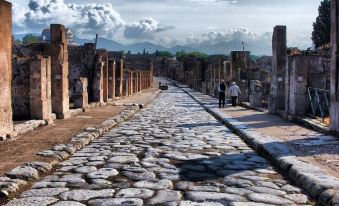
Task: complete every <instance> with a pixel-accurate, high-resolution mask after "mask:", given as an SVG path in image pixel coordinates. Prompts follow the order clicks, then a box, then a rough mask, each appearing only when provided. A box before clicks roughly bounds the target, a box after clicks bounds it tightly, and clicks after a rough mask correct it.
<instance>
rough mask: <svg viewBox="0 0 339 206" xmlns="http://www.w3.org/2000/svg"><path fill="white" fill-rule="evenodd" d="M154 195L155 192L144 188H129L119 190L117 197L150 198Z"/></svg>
mask: <svg viewBox="0 0 339 206" xmlns="http://www.w3.org/2000/svg"><path fill="white" fill-rule="evenodd" d="M153 194H154V192H153V190H149V189H144V188H127V189H122V190H119V191H118V192H117V193H116V194H115V197H118V198H142V199H145V198H150V197H152V196H153Z"/></svg>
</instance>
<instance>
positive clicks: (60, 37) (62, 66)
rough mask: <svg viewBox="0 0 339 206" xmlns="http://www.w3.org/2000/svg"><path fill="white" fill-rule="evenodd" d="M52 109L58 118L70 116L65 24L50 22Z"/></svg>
mask: <svg viewBox="0 0 339 206" xmlns="http://www.w3.org/2000/svg"><path fill="white" fill-rule="evenodd" d="M50 56H51V59H52V67H51V69H52V72H51V74H52V76H51V78H52V110H53V112H54V113H55V114H56V115H57V118H59V119H66V118H69V117H70V113H69V95H68V51H67V38H66V31H65V26H64V25H61V24H51V52H50Z"/></svg>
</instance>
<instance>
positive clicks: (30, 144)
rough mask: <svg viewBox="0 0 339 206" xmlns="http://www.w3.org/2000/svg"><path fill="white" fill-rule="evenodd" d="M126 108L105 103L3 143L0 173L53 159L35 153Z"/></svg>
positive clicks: (66, 141) (0, 146) (0, 143)
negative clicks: (29, 163)
mask: <svg viewBox="0 0 339 206" xmlns="http://www.w3.org/2000/svg"><path fill="white" fill-rule="evenodd" d="M123 108H124V107H122V106H115V107H114V106H105V107H100V108H95V109H93V110H91V111H89V112H86V113H81V114H79V115H76V116H75V117H72V118H70V119H66V120H56V121H55V122H54V124H53V125H50V126H47V127H42V128H39V129H37V130H35V131H33V132H29V133H26V134H23V135H20V136H18V137H17V138H16V139H14V140H10V141H5V142H0V162H1V164H0V176H3V175H4V173H5V172H6V171H9V170H10V169H12V168H14V167H17V166H19V165H22V164H24V163H26V162H31V161H43V162H50V161H53V159H51V158H46V157H41V156H38V155H36V154H37V153H38V152H40V151H43V150H45V149H48V148H50V147H52V146H53V145H55V144H60V143H63V144H64V143H68V142H69V141H70V139H71V137H72V136H74V135H76V134H77V133H79V132H80V131H81V130H83V129H85V128H87V127H95V126H96V125H99V124H100V123H102V122H103V121H105V120H106V119H108V118H109V117H112V116H115V115H117V114H119V113H120V112H121V111H122V110H123Z"/></svg>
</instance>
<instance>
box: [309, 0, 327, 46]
mask: <svg viewBox="0 0 339 206" xmlns="http://www.w3.org/2000/svg"><path fill="white" fill-rule="evenodd" d="M318 11H319V15H318V17H317V19H316V21H315V22H314V23H313V32H312V40H313V43H314V45H315V47H316V48H318V47H320V46H323V45H325V44H328V43H330V42H331V0H323V1H322V2H321V3H320V6H319V9H318Z"/></svg>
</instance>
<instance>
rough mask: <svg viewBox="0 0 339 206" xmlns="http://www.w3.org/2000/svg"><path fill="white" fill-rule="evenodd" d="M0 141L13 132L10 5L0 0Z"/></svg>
mask: <svg viewBox="0 0 339 206" xmlns="http://www.w3.org/2000/svg"><path fill="white" fill-rule="evenodd" d="M0 25H1V26H0V38H1V41H0V91H1V98H0V139H6V137H7V136H11V134H12V132H13V121H12V97H11V82H12V4H11V3H9V2H7V1H4V0H0Z"/></svg>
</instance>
